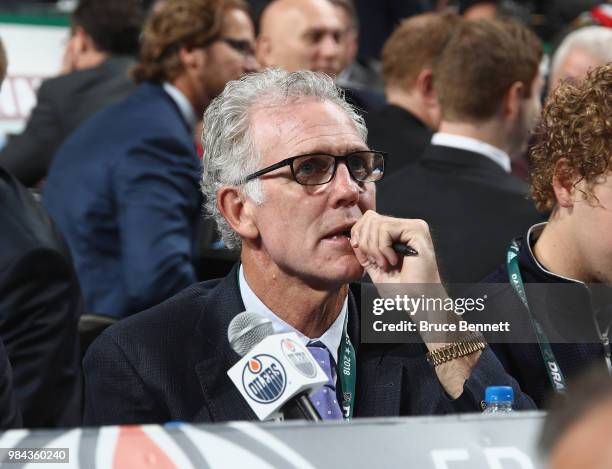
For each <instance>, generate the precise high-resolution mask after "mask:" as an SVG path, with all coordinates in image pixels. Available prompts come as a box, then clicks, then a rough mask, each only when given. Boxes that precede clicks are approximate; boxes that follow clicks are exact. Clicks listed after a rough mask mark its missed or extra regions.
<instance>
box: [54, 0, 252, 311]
mask: <svg viewBox="0 0 612 469" xmlns="http://www.w3.org/2000/svg"><path fill="white" fill-rule="evenodd" d="M254 40H255V39H254V28H253V24H252V22H251V19H250V17H249V15H248V10H247V6H246V4H245V3H244V1H243V0H175V1H171V2H164V3H162V5H161V6H160V8H159V10H157V11H156V12H154V13H153V14H152V16H151V17H150V18H149V20H148V22H147V24H146V26H145V29H144V33H143V41H142V47H141V54H140V61H139V63H138V65H137V66H136V69H135V70H134V72H133V73H134V77H135V78H136V80H137V81H138V82H139V83H140V85H139V87H138V88H137V90H136V91H135V92H134V93H133V94H132V95H130V96H129V97H128V98H127V99H125V100H124V101H122V102H120V103H118V104H117V105H115V106H113V107H111V108H109V109H107V110H106V111H104V112H102V113H100V114H97V115H96V116H95V117H94V118H92V119H91V120H89V121H88V122H87V123H86V124H85V125H83V126H82V127H80V128H79V129H78V130H77V131H76V132H75V133H74V134H73V135H72V136H71V137H70V139H69V140H68V141H67V142H66V143H65V144H64V145H63V146H62V147H61V148H60V150H59V151H58V154H57V156H56V159H55V161H54V163H53V166H52V167H51V171H50V173H49V178H48V180H47V183H46V185H45V190H44V194H43V202H44V205H45V207H46V208H47V209H48V211H49V213H50V214H51V215H52V217H53V218H54V219H55V221H56V222H57V224H58V225H59V227H60V229H61V230H62V231H63V233H64V235H65V236H66V238H67V241H68V244H69V246H70V249H71V251H72V254H73V257H74V262H75V265H76V269H77V272H78V276H79V279H80V281H81V286H82V288H83V295H84V297H85V303H86V307H87V310H88V311H90V312H94V313H97V314H107V315H111V316H115V317H124V316H126V315H129V314H132V313H135V312H137V311H140V310H142V309H144V308H147V307H149V306H152V305H154V304H157V303H159V302H160V301H163V300H164V299H166V298H168V297H169V296H171V295H172V294H174V293H176V292H177V291H179V290H181V289H182V288H184V287H186V286H187V285H189V284H191V283H193V282H195V280H196V277H195V272H194V266H193V263H192V259H193V254H194V251H195V245H196V244H195V240H196V239H197V232H198V224H199V219H200V206H201V197H200V194H199V190H198V186H199V184H198V176H199V172H200V161H199V159H198V156H197V153H196V150H195V145H194V140H193V132H194V127H195V125H196V122H197V121H198V120H199V116H200V115H201V114H202V112H203V111H204V109H205V108H206V106H207V105H208V103H209V102H210V100H211V99H213V98H214V97H215V96H216V95H217V94H219V93H220V92H221V91H222V90H223V87H224V86H225V84H226V83H227V82H228V81H229V80H233V79H236V78H239V77H240V76H241V75H242V74H244V73H247V72H250V71H253V70H256V69H257V62H256V61H255V59H254V56H253V53H254Z"/></svg>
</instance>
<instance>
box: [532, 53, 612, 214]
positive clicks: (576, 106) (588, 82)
mask: <svg viewBox="0 0 612 469" xmlns="http://www.w3.org/2000/svg"><path fill="white" fill-rule="evenodd" d="M534 137H535V142H536V143H535V144H534V146H533V147H532V148H531V151H530V160H531V166H532V169H531V198H532V199H533V200H534V202H535V205H536V208H537V209H538V210H541V211H546V210H550V209H552V208H553V207H554V206H555V201H556V199H555V193H554V191H553V187H552V180H553V176H555V175H556V176H557V177H559V178H560V179H566V180H568V179H571V178H575V177H576V175H578V176H579V180H578V182H580V181H582V180H585V181H586V182H587V184H586V188H585V189H586V191H585V192H584V195H585V197H586V199H587V200H589V201H593V200H595V196H594V194H593V188H594V186H595V185H596V183H597V181H598V180H599V176H601V175H603V174H605V173H606V172H608V171H609V170H610V169H611V166H612V165H611V163H612V62H608V63H607V64H606V65H602V66H600V67H598V68H595V69H593V70H592V71H591V72H589V74H588V76H587V78H586V79H585V80H584V81H582V82H580V83H575V82H570V81H566V82H563V83H562V84H561V85H560V86H558V87H557V88H556V89H555V91H554V92H553V93H552V95H551V96H550V97H549V98H548V100H547V102H546V105H545V106H544V111H543V114H542V119H541V121H540V123H539V125H538V127H537V128H536V131H535V136H534ZM561 158H563V159H565V160H567V164H566V165H565V166H563V169H557V170H555V167H556V164H557V161H559V160H560V159H561ZM578 182H576V184H577V183H578Z"/></svg>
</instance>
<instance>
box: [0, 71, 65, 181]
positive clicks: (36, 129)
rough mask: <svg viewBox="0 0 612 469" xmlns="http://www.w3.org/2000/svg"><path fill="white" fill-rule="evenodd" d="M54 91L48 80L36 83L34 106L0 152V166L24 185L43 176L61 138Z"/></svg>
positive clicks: (62, 137) (62, 136)
mask: <svg viewBox="0 0 612 469" xmlns="http://www.w3.org/2000/svg"><path fill="white" fill-rule="evenodd" d="M56 94H57V91H56V90H54V89H53V85H52V84H50V83H49V82H48V81H44V82H43V83H42V85H40V88H39V89H38V93H37V97H36V106H35V107H34V109H32V112H31V114H30V119H29V120H28V123H27V124H26V128H25V130H24V131H23V132H22V133H21V134H19V135H16V136H15V137H12V138H11V139H9V140H8V142H7V144H6V145H5V146H4V148H2V150H1V151H0V165H2V166H4V167H5V168H6V169H8V170H9V171H10V172H11V173H13V174H14V175H15V177H17V179H19V181H20V182H21V183H22V184H23V185H25V186H28V187H31V186H34V185H36V184H37V183H38V182H40V180H41V179H43V178H44V177H45V176H46V175H47V171H48V170H49V166H50V165H51V160H52V159H53V156H54V155H55V152H56V150H57V149H58V147H59V146H60V144H61V143H62V141H63V139H64V137H65V135H63V130H62V126H61V122H60V116H59V111H58V109H57V107H56V105H55V103H54V96H55V95H56Z"/></svg>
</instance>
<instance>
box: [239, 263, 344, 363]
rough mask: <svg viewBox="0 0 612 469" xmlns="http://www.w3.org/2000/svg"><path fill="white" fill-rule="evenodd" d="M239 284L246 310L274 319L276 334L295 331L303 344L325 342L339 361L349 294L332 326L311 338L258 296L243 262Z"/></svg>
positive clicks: (335, 359) (334, 357)
mask: <svg viewBox="0 0 612 469" xmlns="http://www.w3.org/2000/svg"><path fill="white" fill-rule="evenodd" d="M238 285H239V287H240V296H241V297H242V302H243V303H244V307H245V310H246V311H250V312H253V313H257V314H260V315H262V316H264V317H266V318H268V319H270V321H272V326H273V327H274V333H275V334H281V333H284V332H295V333H296V334H297V335H298V337H299V338H300V342H302V344H304V345H307V344H308V342H310V341H311V340H319V341H321V342H323V344H324V345H325V346H326V347H327V348H328V350H329V352H330V353H331V355H332V357H333V359H334V361H335V362H336V363H338V349H339V348H340V342H341V341H342V332H343V330H344V321H345V318H346V315H347V313H348V295H347V297H346V298H345V299H344V304H343V305H342V310H340V314H339V315H338V317H337V318H336V320H335V321H334V323H333V324H332V325H331V326H330V328H329V329H327V331H325V333H324V334H323V335H322V336H321V337H318V338H310V337H306V336H305V335H304V334H302V333H301V332H300V331H298V330H297V329H295V328H294V327H293V326H291V325H289V324H287V323H286V322H285V321H283V320H282V319H281V318H279V317H278V316H277V315H276V314H274V313H273V312H272V310H270V308H268V307H267V306H266V305H265V304H263V302H262V301H261V300H260V299H259V298H258V297H257V295H256V294H255V292H254V291H253V290H251V287H250V286H249V284H248V283H247V281H246V278H245V276H244V270H243V268H242V264H241V265H240V269H239V271H238Z"/></svg>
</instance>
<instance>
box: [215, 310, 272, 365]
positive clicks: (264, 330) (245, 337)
mask: <svg viewBox="0 0 612 469" xmlns="http://www.w3.org/2000/svg"><path fill="white" fill-rule="evenodd" d="M272 334H274V328H273V327H272V321H270V320H269V319H268V318H265V317H263V316H261V315H260V314H257V313H252V312H249V311H244V312H242V313H240V314H238V315H237V316H236V317H235V318H234V319H232V322H230V325H229V327H228V328H227V338H228V340H229V343H230V346H231V347H232V350H234V352H236V353H237V354H238V355H240V356H241V357H243V356H244V355H245V354H247V353H248V352H249V351H250V350H251V349H252V348H253V347H255V346H256V345H257V344H258V343H259V342H261V341H262V340H263V339H265V338H266V337H268V336H269V335H272Z"/></svg>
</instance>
